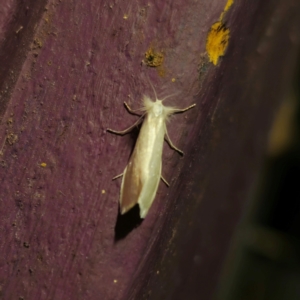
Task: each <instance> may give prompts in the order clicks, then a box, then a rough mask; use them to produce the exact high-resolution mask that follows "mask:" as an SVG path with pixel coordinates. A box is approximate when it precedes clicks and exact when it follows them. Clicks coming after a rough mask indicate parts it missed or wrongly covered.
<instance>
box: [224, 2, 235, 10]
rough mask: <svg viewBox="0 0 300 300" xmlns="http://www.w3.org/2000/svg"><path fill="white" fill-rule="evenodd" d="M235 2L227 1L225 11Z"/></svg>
mask: <svg viewBox="0 0 300 300" xmlns="http://www.w3.org/2000/svg"><path fill="white" fill-rule="evenodd" d="M233 2H234V0H228V1H227V3H226V5H225V8H224V12H226V11H227V10H228V9H229V8H230V7H231V5H232V4H233Z"/></svg>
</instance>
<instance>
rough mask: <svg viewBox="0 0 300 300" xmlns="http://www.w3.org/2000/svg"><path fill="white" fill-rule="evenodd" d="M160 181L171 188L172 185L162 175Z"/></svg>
mask: <svg viewBox="0 0 300 300" xmlns="http://www.w3.org/2000/svg"><path fill="white" fill-rule="evenodd" d="M160 179H161V180H162V181H163V182H164V184H165V185H166V186H167V187H169V186H170V184H169V183H168V181H167V180H166V179H164V177H163V176H162V175H160Z"/></svg>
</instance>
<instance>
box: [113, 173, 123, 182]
mask: <svg viewBox="0 0 300 300" xmlns="http://www.w3.org/2000/svg"><path fill="white" fill-rule="evenodd" d="M122 176H123V173H121V174H119V175H117V176H115V177H114V178H113V179H112V180H115V179H118V178H119V177H122Z"/></svg>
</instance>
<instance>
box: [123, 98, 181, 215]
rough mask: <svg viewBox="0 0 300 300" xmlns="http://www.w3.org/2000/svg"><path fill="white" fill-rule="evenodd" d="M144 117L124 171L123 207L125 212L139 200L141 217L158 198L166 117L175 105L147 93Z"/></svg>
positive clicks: (173, 109)
mask: <svg viewBox="0 0 300 300" xmlns="http://www.w3.org/2000/svg"><path fill="white" fill-rule="evenodd" d="M143 102H144V106H145V111H146V115H145V119H144V121H143V124H142V127H141V130H140V133H139V136H138V139H137V141H136V145H135V148H134V151H133V153H132V155H131V157H130V160H129V163H128V165H127V166H126V168H125V170H124V173H123V180H122V186H121V196H120V207H121V213H122V214H124V213H125V212H127V211H128V210H129V209H131V208H132V207H133V206H134V205H135V204H136V203H138V204H139V207H140V217H141V218H145V217H146V215H147V213H148V210H149V208H150V207H151V205H152V203H153V200H154V198H155V195H156V192H157V188H158V184H159V181H160V178H161V167H162V150H163V143H164V137H165V133H166V120H167V118H168V116H169V115H171V114H172V113H174V111H176V108H173V107H166V106H164V105H163V104H162V101H161V100H158V99H157V100H156V101H155V102H153V101H151V100H150V99H149V98H148V97H144V101H143Z"/></svg>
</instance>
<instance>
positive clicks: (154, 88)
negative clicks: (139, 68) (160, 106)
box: [146, 76, 158, 100]
mask: <svg viewBox="0 0 300 300" xmlns="http://www.w3.org/2000/svg"><path fill="white" fill-rule="evenodd" d="M146 77H147V80H148V82H149V83H150V85H151V87H152V90H153V92H154V95H155V100H158V98H157V95H156V91H155V88H154V86H153V84H152V82H151V81H150V79H149V77H148V76H146Z"/></svg>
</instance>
